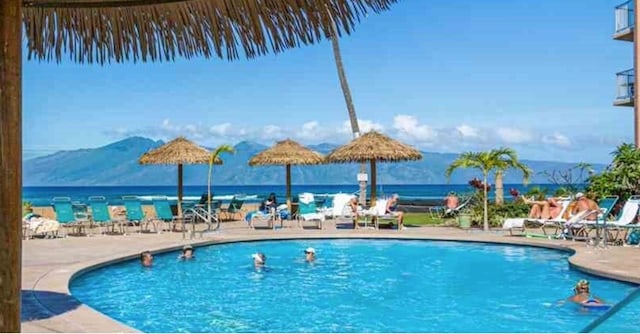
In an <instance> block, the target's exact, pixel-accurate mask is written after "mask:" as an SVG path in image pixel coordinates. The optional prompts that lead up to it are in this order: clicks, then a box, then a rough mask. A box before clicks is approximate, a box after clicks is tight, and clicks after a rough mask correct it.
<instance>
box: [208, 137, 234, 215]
mask: <svg viewBox="0 0 640 334" xmlns="http://www.w3.org/2000/svg"><path fill="white" fill-rule="evenodd" d="M235 152H236V150H235V149H234V148H233V146H231V145H226V144H224V145H220V146H218V147H216V148H215V149H214V150H213V151H212V152H211V156H209V176H208V178H207V213H208V215H207V217H208V218H207V219H208V220H210V219H211V175H212V173H213V163H214V162H215V161H216V160H217V159H219V158H220V155H221V154H222V153H231V154H233V153H235ZM210 222H211V221H207V223H210Z"/></svg>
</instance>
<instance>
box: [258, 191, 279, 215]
mask: <svg viewBox="0 0 640 334" xmlns="http://www.w3.org/2000/svg"><path fill="white" fill-rule="evenodd" d="M277 207H278V201H277V199H276V193H270V194H269V197H267V199H266V200H265V201H264V202H262V204H261V205H260V211H262V212H266V213H270V212H271V211H272V209H273V210H275V209H276V208H277Z"/></svg>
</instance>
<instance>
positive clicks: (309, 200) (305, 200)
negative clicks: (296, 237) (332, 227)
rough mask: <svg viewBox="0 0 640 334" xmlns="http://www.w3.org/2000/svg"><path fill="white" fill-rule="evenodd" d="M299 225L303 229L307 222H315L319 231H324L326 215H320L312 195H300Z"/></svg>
mask: <svg viewBox="0 0 640 334" xmlns="http://www.w3.org/2000/svg"><path fill="white" fill-rule="evenodd" d="M297 217H298V225H299V226H300V228H303V225H302V223H303V222H306V221H314V222H316V223H317V226H318V228H319V229H322V223H323V222H324V220H325V217H324V214H322V213H319V212H318V209H317V208H316V202H315V199H314V198H313V194H312V193H301V194H300V195H298V215H297Z"/></svg>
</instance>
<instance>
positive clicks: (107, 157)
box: [23, 137, 605, 186]
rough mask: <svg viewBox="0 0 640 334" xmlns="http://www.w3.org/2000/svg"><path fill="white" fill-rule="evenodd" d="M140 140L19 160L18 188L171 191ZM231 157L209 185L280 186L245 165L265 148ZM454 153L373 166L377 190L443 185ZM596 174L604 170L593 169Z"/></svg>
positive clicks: (463, 175) (191, 176)
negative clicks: (144, 159)
mask: <svg viewBox="0 0 640 334" xmlns="http://www.w3.org/2000/svg"><path fill="white" fill-rule="evenodd" d="M163 144H164V142H163V141H155V140H151V139H148V138H143V137H130V138H127V139H123V140H120V141H117V142H114V143H111V144H109V145H106V146H103V147H99V148H93V149H78V150H72V151H60V152H57V153H53V154H51V155H47V156H42V157H37V158H33V159H29V160H25V161H24V163H23V184H24V186H98V185H102V186H120V185H173V184H175V183H176V174H177V173H176V166H170V165H168V166H165V165H144V166H143V165H140V164H138V158H139V157H140V156H141V155H142V154H143V153H145V152H147V151H149V150H150V149H153V148H156V147H159V146H161V145H163ZM336 147H337V145H333V144H326V143H325V144H319V145H310V146H309V148H311V149H313V150H315V151H318V152H320V153H323V154H327V153H329V152H330V151H331V150H333V149H335V148H336ZM234 148H235V151H236V152H235V154H226V153H224V154H223V155H222V156H221V158H222V160H223V161H224V164H223V165H219V166H215V167H214V170H213V182H214V183H215V184H219V185H272V184H283V183H284V179H285V169H284V167H280V166H269V167H250V166H249V165H248V164H247V162H248V161H249V159H250V158H251V157H252V156H253V155H255V154H256V153H258V152H260V151H262V150H264V149H266V148H267V146H264V145H262V144H258V143H255V142H249V141H243V142H240V143H238V144H236V145H235V146H234ZM457 156H458V155H457V154H454V153H432V152H423V159H422V160H420V161H414V162H402V163H380V164H378V183H379V184H445V183H447V179H446V178H445V174H444V171H445V169H446V168H447V166H448V165H449V164H450V163H451V162H452V161H453V160H454V159H455V158H456V157H457ZM522 162H523V163H525V164H527V165H528V166H529V167H530V168H531V169H533V171H534V172H535V173H534V176H533V177H532V180H531V182H532V183H549V180H548V178H547V177H546V176H545V175H543V173H542V172H544V171H547V172H551V171H553V170H556V171H564V170H567V169H569V168H571V167H573V166H575V165H576V163H566V162H554V161H533V160H522ZM592 167H593V168H594V169H595V170H596V171H600V170H602V169H604V167H605V166H604V165H602V164H594V165H592ZM358 169H359V165H358V164H355V163H354V164H342V165H334V164H332V165H320V166H292V168H291V180H292V183H294V184H355V183H357V182H356V174H357V172H358ZM207 170H208V166H206V165H190V166H185V168H184V183H185V185H203V184H206V181H207ZM474 177H481V175H480V172H478V171H477V170H474V169H460V170H457V171H456V172H454V174H453V175H452V177H451V180H450V182H451V183H454V184H456V183H467V182H468V181H469V180H470V179H472V178H474ZM521 181H522V175H521V174H520V173H519V172H516V171H508V172H507V173H506V175H505V183H520V182H521Z"/></svg>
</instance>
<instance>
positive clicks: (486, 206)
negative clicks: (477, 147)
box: [484, 173, 489, 231]
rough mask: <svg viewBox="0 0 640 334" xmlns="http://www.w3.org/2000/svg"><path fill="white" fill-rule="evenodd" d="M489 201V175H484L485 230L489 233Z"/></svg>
mask: <svg viewBox="0 0 640 334" xmlns="http://www.w3.org/2000/svg"><path fill="white" fill-rule="evenodd" d="M488 202H489V200H488V199H487V173H484V230H485V231H489V206H488Z"/></svg>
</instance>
